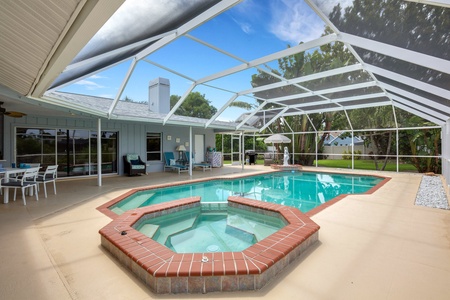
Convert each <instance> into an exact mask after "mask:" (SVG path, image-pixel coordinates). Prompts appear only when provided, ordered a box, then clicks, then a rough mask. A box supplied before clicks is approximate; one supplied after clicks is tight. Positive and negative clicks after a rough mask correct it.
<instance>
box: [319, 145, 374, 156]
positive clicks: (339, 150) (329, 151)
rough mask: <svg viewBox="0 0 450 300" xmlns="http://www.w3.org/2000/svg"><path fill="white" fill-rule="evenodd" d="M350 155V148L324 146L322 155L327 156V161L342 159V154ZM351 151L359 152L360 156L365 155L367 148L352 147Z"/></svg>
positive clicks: (360, 146) (361, 146) (362, 146)
mask: <svg viewBox="0 0 450 300" xmlns="http://www.w3.org/2000/svg"><path fill="white" fill-rule="evenodd" d="M344 151H345V152H346V153H351V152H352V146H324V147H323V154H324V155H328V158H327V159H342V154H343V153H344ZM353 151H361V154H367V147H365V146H364V145H356V146H354V149H353ZM366 158H367V157H361V159H366Z"/></svg>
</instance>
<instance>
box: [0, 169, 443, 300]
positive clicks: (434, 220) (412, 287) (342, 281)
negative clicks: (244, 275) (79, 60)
mask: <svg viewBox="0 0 450 300" xmlns="http://www.w3.org/2000/svg"><path fill="white" fill-rule="evenodd" d="M305 170H312V171H316V170H317V171H330V172H332V171H336V172H346V171H347V170H333V169H321V168H317V169H316V168H305ZM258 171H268V167H264V166H259V165H256V166H254V165H252V166H246V167H245V169H244V172H245V173H253V172H258ZM354 173H364V174H375V175H382V176H388V177H391V178H392V179H391V180H390V181H389V182H387V183H386V184H385V185H384V186H383V187H382V188H380V189H378V190H377V191H375V192H374V193H373V194H370V195H352V196H347V197H346V198H345V199H344V200H341V201H339V202H337V203H336V204H334V205H332V206H330V207H328V208H326V209H325V210H323V211H321V212H319V213H317V214H316V215H314V216H313V217H312V219H313V221H314V222H316V223H317V224H318V225H319V226H320V227H321V229H320V238H319V242H318V243H316V244H315V246H314V247H313V248H312V249H310V250H309V251H307V252H306V253H304V254H303V255H302V256H300V259H298V260H297V261H296V262H294V264H293V265H291V266H290V267H289V268H288V269H287V270H286V271H285V272H284V273H282V274H280V276H278V278H276V279H275V280H274V281H272V282H271V283H270V284H269V285H268V286H266V287H264V288H263V289H262V290H260V291H256V292H253V291H252V292H233V293H211V294H206V295H198V294H196V295H195V294H194V295H164V296H161V295H156V294H153V293H152V292H151V291H150V290H149V289H148V288H147V287H146V286H145V285H144V284H143V283H141V282H140V281H139V280H138V279H137V278H136V277H135V276H134V275H133V274H132V273H131V272H129V271H128V270H126V269H125V268H124V267H122V266H121V265H120V264H119V263H118V262H117V261H116V260H115V259H113V258H112V257H111V256H110V255H109V253H108V252H107V251H106V250H104V249H103V248H102V247H101V246H100V236H99V234H98V230H99V229H100V228H102V227H103V226H105V225H106V224H108V223H109V222H110V221H111V219H110V218H108V217H107V216H105V215H103V214H102V213H101V212H99V211H98V210H97V209H96V208H97V207H98V206H100V205H102V204H103V203H105V202H107V201H109V200H111V199H113V198H115V197H117V196H118V195H120V194H122V193H123V192H125V191H127V190H129V189H130V188H134V187H137V186H143V185H151V184H161V183H165V182H167V181H181V180H189V176H188V174H186V173H182V174H181V175H178V174H175V173H171V172H168V173H157V174H149V175H147V176H140V177H132V178H130V177H119V176H114V177H109V178H108V177H104V178H103V186H102V187H98V186H96V184H97V180H96V179H78V180H61V181H59V182H57V192H58V194H57V195H53V194H52V192H51V191H50V193H49V195H48V198H47V199H46V198H44V197H43V193H42V191H41V193H42V197H40V198H39V199H40V200H39V201H38V202H37V201H35V200H34V198H31V197H28V199H27V200H28V201H27V206H23V203H22V201H15V202H12V201H11V202H10V203H9V204H0V226H1V232H0V236H1V242H0V243H1V255H0V260H1V261H0V263H1V280H0V295H1V298H2V299H58V300H59V299H198V298H202V299H241V298H247V299H261V298H263V299H283V298H284V299H424V298H429V299H447V298H448V295H449V294H450V284H449V279H448V278H450V255H449V253H450V211H449V210H441V209H435V208H427V207H422V206H416V205H414V201H415V197H416V193H417V190H418V188H419V184H420V180H421V178H422V175H421V174H412V173H392V172H368V171H355V172H354ZM241 174H242V173H241V168H240V167H239V166H233V167H231V166H227V167H223V168H220V169H213V170H212V172H199V171H194V174H193V178H195V179H196V178H202V177H210V176H223V175H227V176H230V177H231V176H235V175H241Z"/></svg>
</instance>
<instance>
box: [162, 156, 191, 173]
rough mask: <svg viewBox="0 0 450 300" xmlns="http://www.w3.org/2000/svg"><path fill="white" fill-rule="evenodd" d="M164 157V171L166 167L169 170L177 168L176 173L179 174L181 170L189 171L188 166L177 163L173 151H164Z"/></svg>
mask: <svg viewBox="0 0 450 300" xmlns="http://www.w3.org/2000/svg"><path fill="white" fill-rule="evenodd" d="M164 158H165V160H166V164H165V165H164V172H165V171H166V169H169V170H171V171H173V170H177V171H178V174H180V173H181V172H187V171H189V168H188V167H187V166H184V165H180V164H177V161H176V160H175V156H174V155H173V152H164Z"/></svg>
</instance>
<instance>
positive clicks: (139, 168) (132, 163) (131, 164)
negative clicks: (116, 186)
mask: <svg viewBox="0 0 450 300" xmlns="http://www.w3.org/2000/svg"><path fill="white" fill-rule="evenodd" d="M123 165H124V173H125V174H127V175H129V176H132V175H139V174H146V173H147V170H146V165H145V163H144V162H143V161H142V160H141V158H140V156H139V155H137V154H126V155H124V156H123Z"/></svg>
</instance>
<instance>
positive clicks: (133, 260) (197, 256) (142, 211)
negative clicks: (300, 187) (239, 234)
mask: <svg viewBox="0 0 450 300" xmlns="http://www.w3.org/2000/svg"><path fill="white" fill-rule="evenodd" d="M200 205H201V203H200V197H191V198H185V199H180V200H176V201H171V202H166V203H162V204H155V205H151V206H147V207H143V208H136V209H133V210H130V211H127V212H125V213H123V214H122V215H120V216H116V218H115V219H114V220H113V221H112V222H111V223H110V224H108V225H106V226H105V227H103V228H102V229H101V230H100V235H101V244H102V246H103V247H105V248H106V249H108V250H109V251H110V252H111V254H112V255H113V256H115V257H116V258H117V259H118V260H119V261H120V262H121V263H122V264H123V265H124V266H125V267H127V268H128V269H130V270H131V271H132V272H133V273H134V274H136V276H137V277H138V278H140V279H141V280H142V281H143V282H145V283H146V284H147V285H148V286H149V287H150V289H151V290H152V291H153V292H155V293H158V294H168V293H173V294H177V293H208V292H218V291H222V292H225V291H244V290H257V289H260V288H262V287H263V286H264V285H266V284H267V283H268V282H269V281H270V280H271V279H273V278H274V277H275V275H276V274H277V273H279V272H281V271H282V270H283V269H284V268H285V267H287V266H288V265H289V264H290V263H291V262H293V261H294V260H295V259H296V258H297V257H298V256H299V255H300V254H301V253H303V252H304V251H305V250H306V249H307V248H308V247H309V246H311V245H312V244H313V243H314V242H316V241H317V240H318V230H319V226H318V225H317V224H316V223H314V222H313V221H312V220H311V219H310V218H309V217H308V216H306V215H305V214H303V213H302V212H300V211H299V210H298V209H296V208H293V207H289V206H282V205H278V204H273V203H267V202H261V201H257V200H251V199H247V198H243V197H229V198H228V205H229V206H233V207H237V208H240V209H245V210H250V211H252V212H256V213H260V214H265V215H272V216H273V215H281V216H282V217H283V218H284V219H285V220H286V221H287V223H288V225H286V226H285V227H283V228H282V229H280V230H279V231H277V232H275V233H274V234H272V235H270V236H268V237H267V238H265V239H263V240H261V241H259V242H258V243H256V244H254V245H252V246H250V247H249V248H247V249H245V250H244V251H242V252H215V253H184V254H180V253H175V252H173V251H171V250H170V249H169V248H167V247H165V246H163V245H161V244H159V243H158V242H156V241H154V240H152V239H151V238H149V237H147V236H145V235H144V234H142V233H140V232H139V231H137V230H135V229H134V228H133V227H132V226H133V224H135V223H136V222H138V220H139V219H140V218H142V217H144V216H145V217H146V218H148V217H156V216H160V215H163V214H168V213H171V212H175V211H180V210H183V209H188V208H192V207H196V206H200Z"/></svg>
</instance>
